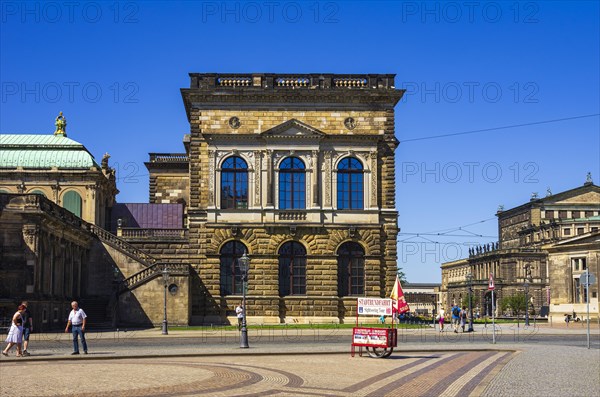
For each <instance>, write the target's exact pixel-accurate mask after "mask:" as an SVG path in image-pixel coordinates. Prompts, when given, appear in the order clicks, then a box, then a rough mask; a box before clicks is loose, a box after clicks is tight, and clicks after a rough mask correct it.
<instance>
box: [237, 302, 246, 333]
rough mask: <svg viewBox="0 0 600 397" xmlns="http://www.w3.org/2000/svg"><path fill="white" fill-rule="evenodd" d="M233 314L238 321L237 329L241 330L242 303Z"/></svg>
mask: <svg viewBox="0 0 600 397" xmlns="http://www.w3.org/2000/svg"><path fill="white" fill-rule="evenodd" d="M235 314H236V316H237V319H238V329H242V322H243V321H244V306H242V302H240V304H239V305H237V307H236V308H235Z"/></svg>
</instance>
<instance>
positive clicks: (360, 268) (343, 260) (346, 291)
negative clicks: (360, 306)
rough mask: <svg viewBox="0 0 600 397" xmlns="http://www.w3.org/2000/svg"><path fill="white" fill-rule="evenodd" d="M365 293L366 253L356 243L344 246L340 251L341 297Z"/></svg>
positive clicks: (339, 286)
mask: <svg viewBox="0 0 600 397" xmlns="http://www.w3.org/2000/svg"><path fill="white" fill-rule="evenodd" d="M364 293H365V251H364V250H363V248H362V247H361V246H360V245H359V244H358V243H354V242H348V243H344V244H342V246H341V247H340V248H339V250H338V294H339V296H350V295H363V294H364Z"/></svg>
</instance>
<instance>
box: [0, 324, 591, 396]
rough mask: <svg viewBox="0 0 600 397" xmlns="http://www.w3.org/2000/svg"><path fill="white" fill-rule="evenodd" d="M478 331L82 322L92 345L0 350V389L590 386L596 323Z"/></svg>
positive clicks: (209, 391) (458, 390)
mask: <svg viewBox="0 0 600 397" xmlns="http://www.w3.org/2000/svg"><path fill="white" fill-rule="evenodd" d="M477 331H478V332H477V335H474V334H454V333H452V332H449V333H442V334H440V333H439V332H437V331H434V330H432V329H430V330H424V331H423V332H421V331H406V333H404V334H403V335H404V336H405V337H404V338H399V339H400V340H399V346H398V348H397V349H395V351H394V354H393V355H392V356H391V357H390V358H389V359H373V358H368V357H359V356H356V357H354V358H352V357H350V354H349V344H348V340H349V335H350V332H351V331H349V330H339V333H336V334H331V333H329V332H324V331H319V334H318V337H315V335H316V334H314V332H313V333H312V334H311V333H310V332H308V333H307V332H305V334H306V335H299V334H283V335H282V336H281V337H275V336H273V335H271V336H269V335H262V336H261V338H257V336H258V333H257V331H256V330H253V336H254V343H251V348H250V349H240V348H239V347H238V346H239V345H238V341H239V339H238V338H239V334H237V332H235V331H227V332H213V331H210V332H205V331H202V332H200V331H173V332H170V334H169V335H160V331H157V330H147V331H139V332H128V333H126V334H123V333H89V334H88V344H89V346H90V354H89V355H80V356H70V355H69V353H70V351H71V342H70V340H69V335H68V334H37V335H36V337H35V338H33V340H32V341H31V346H32V349H33V350H32V356H31V357H27V358H15V357H14V356H13V357H9V358H6V357H1V359H0V396H13V395H14V394H15V390H18V394H23V395H31V396H65V395H77V396H119V395H127V396H163V395H205V396H234V395H235V396H242V395H246V396H266V395H274V396H299V395H314V396H346V395H350V396H385V395H390V396H392V395H393V396H403V395H407V396H408V395H410V396H427V397H429V396H432V397H437V396H445V397H447V396H448V397H449V396H460V397H463V396H465V397H466V396H486V397H495V396H498V397H504V396H509V395H510V396H513V395H518V394H523V395H527V396H532V397H537V396H540V397H542V396H544V397H545V396H582V397H584V396H585V397H588V396H596V395H597V392H598V390H599V389H600V344H599V336H598V330H597V328H596V329H595V330H594V333H593V335H592V349H590V350H588V349H586V348H585V347H583V346H585V343H582V342H585V335H583V334H582V332H581V330H579V329H577V330H576V329H571V330H566V329H562V330H560V329H559V330H558V331H557V330H556V329H554V330H548V329H545V330H544V329H540V330H528V332H529V333H527V332H524V333H523V332H520V333H515V330H514V329H512V328H510V327H504V328H503V333H502V336H501V337H500V340H499V343H498V344H496V345H493V344H491V343H490V342H489V338H488V336H489V335H486V333H485V331H484V330H483V329H478V330H477ZM533 331H535V332H533ZM125 335H127V336H126V337H125ZM561 340H564V341H563V342H561ZM574 341H575V342H574ZM251 342H252V338H251ZM573 343H575V344H576V345H577V346H568V345H569V344H573ZM12 353H13V355H14V349H13V352H12ZM19 374H23V376H19ZM74 384H77V389H76V391H75V390H74V389H73V385H74ZM517 391H519V392H517Z"/></svg>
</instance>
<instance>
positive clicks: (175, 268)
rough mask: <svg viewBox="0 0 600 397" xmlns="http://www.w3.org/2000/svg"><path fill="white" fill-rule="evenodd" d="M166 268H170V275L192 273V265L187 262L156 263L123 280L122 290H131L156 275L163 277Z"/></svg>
mask: <svg viewBox="0 0 600 397" xmlns="http://www.w3.org/2000/svg"><path fill="white" fill-rule="evenodd" d="M165 268H166V269H167V270H168V272H169V276H187V275H189V274H190V265H188V264H187V263H155V264H153V265H152V266H150V267H147V268H146V269H143V270H141V271H139V272H137V273H135V274H133V275H132V276H130V277H128V278H126V279H125V280H123V284H122V288H121V291H120V292H121V293H122V292H125V291H131V290H132V289H135V288H137V287H139V286H140V285H142V284H144V283H146V282H148V281H150V280H152V279H154V278H155V277H159V276H161V277H162V272H163V270H164V269H165Z"/></svg>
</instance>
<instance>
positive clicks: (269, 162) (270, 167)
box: [267, 149, 273, 208]
mask: <svg viewBox="0 0 600 397" xmlns="http://www.w3.org/2000/svg"><path fill="white" fill-rule="evenodd" d="M267 207H271V208H272V207H273V151H272V150H270V149H269V150H267Z"/></svg>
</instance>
